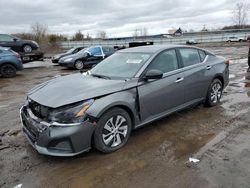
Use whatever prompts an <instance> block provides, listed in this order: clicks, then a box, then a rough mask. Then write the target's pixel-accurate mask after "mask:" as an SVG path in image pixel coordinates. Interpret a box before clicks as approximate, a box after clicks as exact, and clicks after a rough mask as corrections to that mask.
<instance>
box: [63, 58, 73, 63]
mask: <svg viewBox="0 0 250 188" xmlns="http://www.w3.org/2000/svg"><path fill="white" fill-rule="evenodd" d="M72 59H73V58H68V59H65V60H64V62H69V61H71V60H72Z"/></svg>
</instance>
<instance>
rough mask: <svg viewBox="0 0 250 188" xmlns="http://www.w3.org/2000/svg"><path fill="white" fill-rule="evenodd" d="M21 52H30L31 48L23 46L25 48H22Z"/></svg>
mask: <svg viewBox="0 0 250 188" xmlns="http://www.w3.org/2000/svg"><path fill="white" fill-rule="evenodd" d="M23 51H24V52H32V47H31V46H30V45H25V46H24V47H23Z"/></svg>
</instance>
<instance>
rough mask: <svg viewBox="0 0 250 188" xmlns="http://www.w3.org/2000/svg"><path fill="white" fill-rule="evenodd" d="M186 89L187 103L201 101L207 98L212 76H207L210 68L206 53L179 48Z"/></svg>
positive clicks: (194, 49)
mask: <svg viewBox="0 0 250 188" xmlns="http://www.w3.org/2000/svg"><path fill="white" fill-rule="evenodd" d="M178 54H179V56H180V59H181V62H182V65H183V68H182V69H183V73H184V77H185V80H184V83H185V85H184V88H185V90H184V91H185V92H184V94H185V103H188V102H191V103H192V102H195V101H196V100H197V101H198V100H201V99H202V98H204V97H205V96H206V93H207V89H208V85H209V83H210V80H211V78H210V75H209V74H207V72H209V70H210V68H211V67H209V66H208V65H207V64H206V63H205V61H206V53H205V52H204V51H203V50H199V49H196V48H179V49H178Z"/></svg>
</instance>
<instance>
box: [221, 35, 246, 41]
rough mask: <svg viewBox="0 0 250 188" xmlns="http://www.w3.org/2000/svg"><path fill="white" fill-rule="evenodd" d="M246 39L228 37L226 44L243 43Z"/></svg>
mask: <svg viewBox="0 0 250 188" xmlns="http://www.w3.org/2000/svg"><path fill="white" fill-rule="evenodd" d="M245 40H246V39H245V38H244V37H235V36H234V37H228V38H227V40H226V41H227V42H243V41H245Z"/></svg>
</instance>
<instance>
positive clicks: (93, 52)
mask: <svg viewBox="0 0 250 188" xmlns="http://www.w3.org/2000/svg"><path fill="white" fill-rule="evenodd" d="M89 52H90V54H91V55H93V56H102V51H101V48H100V47H93V48H90V49H89Z"/></svg>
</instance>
